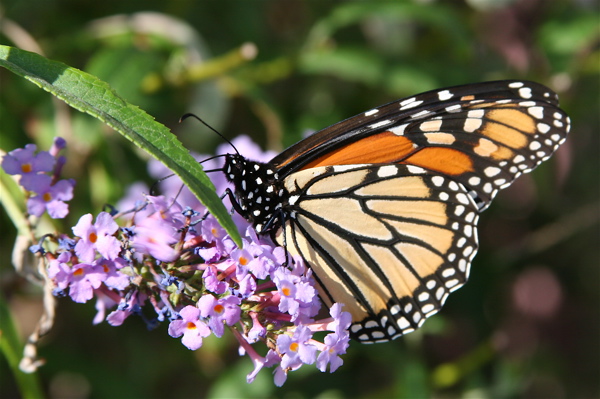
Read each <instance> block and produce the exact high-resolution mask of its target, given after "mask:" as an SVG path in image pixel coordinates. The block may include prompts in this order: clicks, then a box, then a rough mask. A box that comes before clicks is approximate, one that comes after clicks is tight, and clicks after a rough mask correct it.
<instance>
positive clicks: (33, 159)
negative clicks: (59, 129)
mask: <svg viewBox="0 0 600 399" xmlns="http://www.w3.org/2000/svg"><path fill="white" fill-rule="evenodd" d="M65 146H66V141H65V140H64V139H63V138H60V137H57V138H56V139H55V140H54V144H53V145H52V148H51V149H50V151H39V152H37V151H36V150H37V147H36V146H35V144H27V145H26V146H25V148H18V149H16V150H13V151H11V152H9V153H8V154H7V155H6V156H5V157H4V158H3V159H2V169H4V171H5V172H6V173H8V174H9V175H17V176H20V180H19V184H20V185H21V186H22V187H23V188H24V189H25V191H26V195H27V213H28V214H30V215H32V216H37V217H40V216H42V214H43V213H44V212H46V211H47V212H48V214H49V215H50V217H51V218H53V219H62V218H64V217H65V216H67V214H68V213H69V207H68V205H67V204H66V203H65V202H64V201H69V200H71V199H72V198H73V187H74V186H75V181H74V180H72V179H69V180H59V176H60V172H61V170H62V167H63V166H64V164H65V162H66V158H65V157H64V156H62V155H61V156H59V155H58V153H59V152H60V151H61V150H62V149H63V148H65Z"/></svg>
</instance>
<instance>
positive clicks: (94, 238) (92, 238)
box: [89, 233, 98, 243]
mask: <svg viewBox="0 0 600 399" xmlns="http://www.w3.org/2000/svg"><path fill="white" fill-rule="evenodd" d="M89 239H90V242H92V243H95V242H96V241H98V234H96V233H90V236H89Z"/></svg>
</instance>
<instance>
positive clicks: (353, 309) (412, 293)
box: [223, 81, 570, 343]
mask: <svg viewBox="0 0 600 399" xmlns="http://www.w3.org/2000/svg"><path fill="white" fill-rule="evenodd" d="M569 128H570V120H569V117H568V116H567V115H566V114H565V113H564V112H563V111H562V110H561V109H559V108H558V97H557V95H556V94H555V93H553V92H552V91H551V90H550V89H548V88H546V87H544V86H542V85H540V84H537V83H533V82H527V81H495V82H486V83H477V84H469V85H463V86H455V87H449V88H445V89H439V90H433V91H429V92H426V93H423V94H419V95H416V96H413V97H410V98H406V99H402V100H398V101H394V102H391V103H389V104H386V105H383V106H380V107H378V108H374V109H372V110H370V111H367V112H364V113H362V114H359V115H356V116H354V117H351V118H349V119H346V120H344V121H342V122H339V123H336V124H334V125H332V126H329V127H327V128H325V129H323V130H321V131H319V132H317V133H315V134H313V135H312V136H310V137H308V138H306V139H304V140H302V141H300V142H298V143H297V144H295V145H293V146H291V147H290V148H288V149H287V150H284V151H283V152H282V153H280V154H279V155H277V156H275V157H274V158H273V159H272V160H271V161H270V162H267V163H260V162H253V161H250V160H248V159H246V158H244V157H243V156H241V155H239V154H229V155H227V156H226V158H225V164H224V167H223V171H224V173H225V175H226V178H227V179H228V180H229V181H230V182H231V183H232V184H233V186H234V192H235V194H234V200H235V203H234V207H235V208H236V210H237V211H238V212H239V213H240V214H241V215H242V216H244V217H245V218H246V219H247V220H248V221H249V222H251V223H252V224H253V225H254V227H255V229H256V230H257V232H259V234H263V235H266V234H270V235H271V236H272V238H273V239H274V241H275V242H277V243H279V244H280V245H284V246H285V247H286V248H287V250H288V251H289V252H290V253H291V254H293V255H297V256H300V257H302V258H303V259H304V261H305V262H306V263H307V265H308V266H309V267H310V268H311V269H312V270H313V272H314V276H315V279H316V282H317V288H318V291H319V295H320V297H321V299H322V300H323V301H324V302H325V303H326V304H327V305H329V306H331V305H332V304H333V303H334V302H341V303H344V304H345V308H344V309H345V310H346V311H349V312H350V313H351V314H352V317H353V324H352V326H351V329H350V331H351V336H352V337H353V338H354V339H357V340H358V341H361V342H363V343H373V342H384V341H389V340H391V339H394V338H397V337H399V336H401V335H403V334H406V333H409V332H411V331H414V330H415V329H417V328H418V327H420V326H421V325H422V324H423V322H424V321H425V319H426V318H427V317H429V316H431V315H433V314H434V313H436V312H437V311H438V310H439V309H440V308H441V306H442V305H443V303H444V301H445V300H446V298H447V297H448V295H449V293H450V292H452V291H454V290H456V289H458V288H459V287H461V286H462V285H463V284H464V283H465V282H466V280H467V278H468V276H469V269H470V264H471V261H472V259H473V257H474V256H475V253H476V251H477V247H478V241H477V221H478V215H479V213H480V212H481V211H483V210H484V209H486V208H487V207H488V205H489V204H490V201H491V200H492V199H493V198H494V196H495V195H496V193H497V192H498V190H500V189H502V188H505V187H507V186H508V185H510V184H511V183H512V182H513V181H514V180H515V179H516V178H517V177H518V176H519V175H521V174H522V173H527V172H530V171H531V170H533V169H534V168H535V167H536V166H538V165H539V164H540V163H541V162H542V161H544V160H546V159H548V158H549V157H550V156H551V155H552V153H553V152H554V151H555V150H556V149H557V148H558V147H559V146H560V145H561V144H562V143H563V142H564V141H565V139H566V135H567V133H568V132H569ZM232 202H233V201H232Z"/></svg>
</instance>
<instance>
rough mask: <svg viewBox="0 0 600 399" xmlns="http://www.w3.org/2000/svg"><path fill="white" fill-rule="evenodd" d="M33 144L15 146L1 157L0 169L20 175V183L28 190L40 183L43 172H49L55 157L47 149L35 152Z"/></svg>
mask: <svg viewBox="0 0 600 399" xmlns="http://www.w3.org/2000/svg"><path fill="white" fill-rule="evenodd" d="M36 149H37V147H36V145H35V144H27V145H26V146H25V148H17V149H16V150H13V151H11V152H9V153H8V154H6V156H5V157H4V158H3V159H2V169H4V171H5V172H6V173H8V174H9V175H21V180H20V184H21V185H22V186H23V187H24V188H25V189H26V190H29V191H34V190H35V189H36V187H37V186H39V185H40V179H42V176H46V175H44V174H40V173H43V172H51V171H52V169H53V168H54V162H55V159H54V157H53V156H52V155H50V153H48V152H47V151H40V152H39V153H37V154H36V153H35V151H36Z"/></svg>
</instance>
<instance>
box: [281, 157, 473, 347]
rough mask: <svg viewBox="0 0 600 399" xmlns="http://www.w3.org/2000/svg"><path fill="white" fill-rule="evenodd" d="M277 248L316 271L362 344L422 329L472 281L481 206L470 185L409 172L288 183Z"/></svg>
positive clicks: (373, 171) (384, 168)
mask: <svg viewBox="0 0 600 399" xmlns="http://www.w3.org/2000/svg"><path fill="white" fill-rule="evenodd" d="M285 187H286V189H287V191H288V192H289V194H290V198H294V199H295V200H294V201H293V203H291V204H287V205H286V206H285V208H286V209H285V212H286V214H288V215H289V218H288V219H287V220H286V224H285V226H286V228H285V234H283V232H282V231H281V230H280V231H279V232H278V234H277V237H276V240H277V241H278V242H279V243H280V244H283V241H284V236H285V240H286V246H287V249H288V250H289V251H290V252H291V253H292V255H298V256H301V257H302V258H303V259H304V260H305V261H306V262H307V264H308V265H309V266H310V267H311V269H312V270H313V271H314V276H315V278H316V279H317V285H318V287H317V288H318V289H319V294H320V296H321V299H323V300H324V302H325V303H326V305H328V306H331V304H332V303H334V302H341V303H344V304H345V307H344V310H345V311H348V312H350V313H351V314H352V317H353V320H354V324H353V325H352V327H351V335H352V337H353V338H355V339H357V340H359V341H361V342H363V343H374V342H385V341H389V340H391V339H394V338H397V337H399V336H401V335H403V334H406V333H409V332H411V331H414V330H416V329H417V328H418V327H420V326H421V325H422V324H423V322H424V321H425V319H426V318H427V317H429V316H431V315H433V314H434V313H436V312H437V311H438V310H439V309H440V308H441V306H442V305H443V304H444V302H445V300H446V298H447V297H448V294H449V293H450V292H452V291H454V290H456V289H457V288H459V287H461V286H462V285H463V284H464V283H465V282H466V280H467V278H468V276H469V269H470V264H471V260H472V259H473V257H474V256H475V253H476V251H477V231H476V224H477V220H478V211H477V206H476V204H475V203H474V201H473V199H472V198H471V197H470V196H469V195H468V190H467V189H466V188H465V187H464V186H463V185H462V184H460V183H457V182H455V181H453V180H452V179H449V178H447V177H444V176H441V175H438V174H433V173H431V172H427V171H425V170H424V169H422V168H419V167H415V166H409V165H396V164H392V165H344V166H333V167H331V166H325V167H317V168H311V169H306V170H303V171H300V172H296V173H293V174H291V175H290V176H288V177H287V178H286V180H285Z"/></svg>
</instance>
